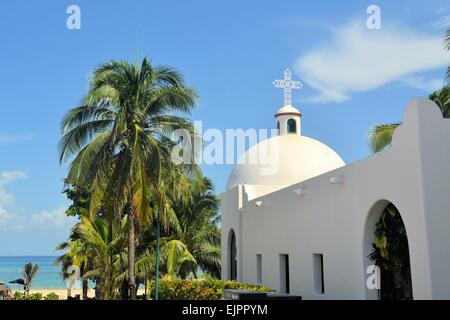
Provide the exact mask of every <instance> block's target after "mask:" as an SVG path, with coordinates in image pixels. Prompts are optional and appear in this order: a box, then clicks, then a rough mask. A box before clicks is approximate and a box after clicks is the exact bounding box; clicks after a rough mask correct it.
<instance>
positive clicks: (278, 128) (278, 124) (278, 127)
mask: <svg viewBox="0 0 450 320" xmlns="http://www.w3.org/2000/svg"><path fill="white" fill-rule="evenodd" d="M277 130H278V134H280V121H277Z"/></svg>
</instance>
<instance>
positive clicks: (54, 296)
mask: <svg viewBox="0 0 450 320" xmlns="http://www.w3.org/2000/svg"><path fill="white" fill-rule="evenodd" d="M44 300H59V296H58V295H57V294H56V293H54V292H50V293H49V294H47V295H46V296H45V297H44Z"/></svg>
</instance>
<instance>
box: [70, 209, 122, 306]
mask: <svg viewBox="0 0 450 320" xmlns="http://www.w3.org/2000/svg"><path fill="white" fill-rule="evenodd" d="M77 230H78V232H79V234H80V236H81V240H82V241H84V242H85V243H86V245H87V247H88V248H89V250H90V251H91V252H92V255H91V259H92V265H93V266H94V267H93V268H92V269H91V270H89V271H87V272H86V273H85V274H84V276H83V278H84V279H89V278H91V277H94V278H96V279H97V283H96V285H97V286H98V287H99V289H100V292H101V298H102V299H104V300H111V299H114V298H115V297H116V287H117V286H116V284H115V283H116V278H117V277H118V276H119V275H120V270H121V266H122V262H121V259H122V255H123V253H125V251H126V243H127V241H126V234H127V219H126V217H125V218H123V219H122V220H120V221H118V220H116V219H113V220H111V221H109V220H107V219H105V218H104V217H95V218H94V219H93V220H92V221H91V220H89V219H88V218H86V217H82V218H81V223H79V224H78V225H77Z"/></svg>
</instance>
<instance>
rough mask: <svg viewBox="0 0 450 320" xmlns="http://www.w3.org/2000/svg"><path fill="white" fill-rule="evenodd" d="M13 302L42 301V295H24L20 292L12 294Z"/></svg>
mask: <svg viewBox="0 0 450 320" xmlns="http://www.w3.org/2000/svg"><path fill="white" fill-rule="evenodd" d="M13 298H14V300H42V299H43V295H42V293H39V292H37V293H32V294H28V295H27V294H24V293H21V292H18V291H16V292H14V295H13Z"/></svg>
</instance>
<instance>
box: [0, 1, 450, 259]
mask: <svg viewBox="0 0 450 320" xmlns="http://www.w3.org/2000/svg"><path fill="white" fill-rule="evenodd" d="M71 4H76V5H78V6H79V7H80V8H81V30H69V29H67V28H66V19H67V17H68V14H66V9H67V7H68V6H69V5H71ZM371 4H376V5H378V6H379V7H380V8H381V23H382V27H381V30H375V31H368V30H367V28H366V26H365V23H366V19H367V17H368V15H367V13H366V9H367V7H368V6H369V5H371ZM0 12H1V17H0V39H1V42H2V50H0V66H1V76H0V92H1V100H0V101H1V102H0V255H30V254H31V255H42V254H53V253H54V251H53V249H54V246H55V244H56V243H57V242H60V241H62V240H64V239H65V238H66V236H67V233H68V229H69V227H70V225H71V224H72V223H73V221H72V220H70V219H67V218H65V217H64V215H63V212H64V209H65V208H66V206H67V205H68V202H67V201H66V200H65V198H64V196H63V195H62V194H61V191H62V187H63V185H62V182H61V181H62V178H63V177H64V174H65V172H66V171H65V170H66V169H65V168H64V167H60V165H59V163H58V158H57V148H56V145H57V142H58V140H59V138H60V132H59V122H60V120H61V118H62V116H63V114H64V113H65V112H66V111H67V110H68V109H69V108H71V107H74V106H76V105H77V103H78V101H79V99H80V98H81V96H82V94H83V93H84V91H85V90H86V88H87V83H88V75H89V71H90V70H92V68H93V67H95V66H96V65H98V64H99V63H101V62H105V61H108V60H111V59H129V60H134V59H135V55H136V50H137V48H139V54H140V55H141V56H144V55H145V56H148V57H149V58H151V59H152V61H153V63H154V64H170V65H172V66H174V67H176V68H177V69H178V70H180V71H181V72H182V73H183V74H184V75H185V77H186V80H187V82H188V83H189V84H190V85H192V86H193V87H195V88H196V89H197V90H198V91H199V94H200V97H201V103H200V105H199V106H198V108H197V109H196V110H195V112H194V114H193V115H192V118H193V120H201V121H203V127H204V129H207V128H218V129H220V130H223V131H224V130H225V129H227V128H244V129H247V128H272V127H273V126H274V119H273V114H274V112H275V111H276V109H278V108H279V107H281V105H282V101H283V100H282V92H281V91H280V90H279V89H275V88H273V87H272V81H273V80H274V79H278V78H280V77H282V72H283V70H284V69H285V68H287V67H289V68H291V69H292V70H293V73H294V78H297V79H300V80H301V81H302V82H303V84H304V87H303V88H302V90H300V91H297V92H295V93H294V105H295V106H296V107H297V108H299V109H300V110H301V111H302V113H303V120H302V126H303V129H302V131H303V134H304V135H307V136H310V137H314V138H316V139H318V140H320V141H322V142H324V143H326V144H328V145H329V146H330V147H332V148H333V149H334V150H336V151H337V152H338V153H339V154H340V155H341V157H342V158H343V159H344V160H345V161H346V162H347V163H348V162H352V161H355V160H358V159H361V158H364V157H366V156H368V155H369V154H370V152H369V149H368V147H367V131H368V129H369V128H370V126H371V125H373V124H376V123H384V122H392V121H400V120H401V118H402V111H403V108H404V106H405V104H406V103H407V101H408V100H409V99H410V98H412V97H414V96H425V95H427V94H428V93H429V92H431V91H432V90H433V89H435V88H437V87H439V86H440V85H441V84H442V80H443V78H444V73H445V70H446V65H447V64H448V62H449V61H450V58H449V56H448V53H446V52H444V51H443V50H442V49H441V48H442V38H443V34H444V32H445V29H446V27H445V26H448V25H449V24H448V23H449V21H450V5H449V4H448V1H438V0H435V1H430V0H426V1H425V0H422V1H395V2H394V1H376V2H372V1H345V3H344V1H339V2H338V1H306V0H302V1H299V0H292V1H291V0H285V1H282V2H281V1H234V0H227V1H207V0H202V1H200V0H197V1H167V0H166V1H137V0H135V1H133V0H128V1H99V0H96V1H60V0H59V1H50V0H46V1H33V2H30V1H14V2H11V1H9V2H1V4H0ZM203 169H204V173H205V174H206V175H207V176H210V177H211V178H212V179H213V181H214V182H215V184H216V189H217V191H218V192H221V191H223V190H224V188H225V185H226V180H227V177H228V175H229V174H230V172H231V170H232V166H230V165H228V166H225V165H220V166H219V165H217V166H205V167H204V168H203Z"/></svg>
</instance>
